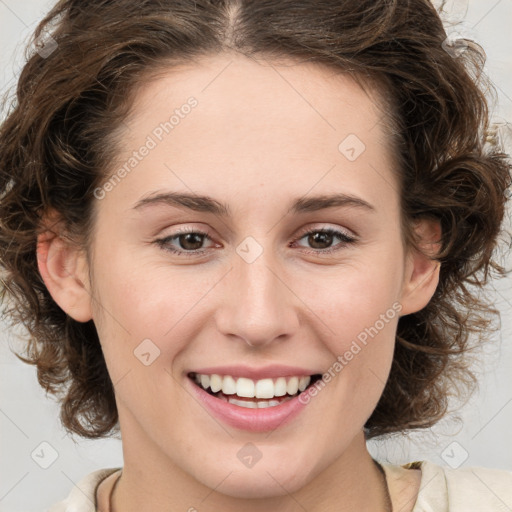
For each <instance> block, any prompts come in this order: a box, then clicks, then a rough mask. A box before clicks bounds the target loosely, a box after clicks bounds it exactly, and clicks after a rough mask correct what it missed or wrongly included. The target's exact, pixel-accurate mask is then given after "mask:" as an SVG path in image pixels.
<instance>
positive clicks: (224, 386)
mask: <svg viewBox="0 0 512 512" xmlns="http://www.w3.org/2000/svg"><path fill="white" fill-rule="evenodd" d="M195 381H196V382H197V383H198V384H199V385H200V386H201V387H202V388H203V389H208V388H210V389H211V390H212V392H213V393H217V392H218V391H221V390H222V393H224V394H225V395H235V394H236V395H237V396H239V397H243V398H263V399H265V398H267V399H268V398H274V397H281V396H284V395H286V394H288V395H296V394H297V392H299V391H300V392H302V391H304V390H305V389H306V388H307V387H308V386H309V383H310V382H311V377H310V376H301V377H278V378H277V379H269V378H267V379H260V380H257V381H254V380H252V379H248V378H246V377H238V378H237V379H236V380H235V378H233V377H232V376H231V375H225V376H222V375H218V374H215V373H214V374H212V375H204V374H201V375H200V374H195ZM272 402H276V403H280V401H276V400H270V402H268V403H269V404H271V403H272ZM246 403H247V402H246V401H244V405H245V404H246ZM254 403H256V402H254ZM259 403H263V402H259ZM237 405H239V404H237ZM248 407H251V406H248ZM262 407H267V405H263V406H262Z"/></svg>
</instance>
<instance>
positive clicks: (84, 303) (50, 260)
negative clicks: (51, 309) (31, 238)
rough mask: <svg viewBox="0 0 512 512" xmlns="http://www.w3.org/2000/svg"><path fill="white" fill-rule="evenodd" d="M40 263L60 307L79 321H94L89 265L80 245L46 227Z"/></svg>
mask: <svg viewBox="0 0 512 512" xmlns="http://www.w3.org/2000/svg"><path fill="white" fill-rule="evenodd" d="M37 265H38V268H39V272H40V274H41V277H42V279H43V281H44V283H45V285H46V287H47V289H48V291H49V293H50V295H51V296H52V297H53V299H54V300H55V302H56V303H57V304H58V305H59V306H60V308H61V309H62V310H63V311H65V312H66V313H67V314H68V315H69V316H70V317H72V318H73V319H75V320H76V321H78V322H87V321H89V320H91V318H92V309H91V295H90V292H89V290H88V286H89V282H88V275H87V265H86V262H85V261H84V255H83V254H82V252H81V251H80V249H79V247H78V246H76V245H75V244H72V243H70V242H68V241H66V240H65V239H64V238H63V237H62V236H59V235H58V234H56V233H55V232H53V231H51V230H47V231H45V232H44V233H41V234H40V235H39V236H38V237H37Z"/></svg>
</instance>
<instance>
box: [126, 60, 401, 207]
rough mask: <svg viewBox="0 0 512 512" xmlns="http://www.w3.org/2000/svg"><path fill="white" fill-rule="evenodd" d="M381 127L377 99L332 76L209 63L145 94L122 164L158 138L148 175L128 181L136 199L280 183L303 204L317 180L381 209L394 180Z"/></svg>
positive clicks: (290, 65)
mask: <svg viewBox="0 0 512 512" xmlns="http://www.w3.org/2000/svg"><path fill="white" fill-rule="evenodd" d="M191 98H193V99H194V102H195V105H194V107H193V108H190V106H189V104H190V99H191ZM185 106H186V108H185ZM383 119H384V115H383V112H382V108H381V102H380V101H379V100H378V95H377V93H374V92H372V89H371V88H370V87H368V88H366V87H365V90H363V89H362V87H361V86H360V85H359V84H358V83H356V82H355V81H354V79H353V78H351V77H350V76H349V75H347V74H342V73H340V72H339V71H335V70H333V69H332V68H328V67H325V66H319V65H318V64H313V63H297V62H285V61H280V62H278V63H277V62H275V61H266V60H259V61H258V62H256V61H254V60H251V59H249V58H246V57H243V56H239V55H217V56H214V57H204V58H202V59H200V60H198V61H195V62H194V63H193V64H189V65H179V66H175V67H170V68H169V69H168V70H163V71H161V72H160V73H159V75H158V76H157V77H156V78H154V79H152V80H151V81H149V82H148V83H146V84H145V85H144V87H141V88H140V89H139V90H138V92H137V94H136V96H135V97H134V102H133V108H132V111H131V114H130V116H129V118H128V119H127V121H126V126H127V127H128V129H127V130H126V131H125V133H124V134H123V137H122V138H121V151H120V154H119V159H118V163H121V162H123V161H126V159H127V158H129V155H130V154H131V153H132V152H133V151H134V149H136V148H139V147H140V146H141V145H143V144H144V142H145V141H147V140H148V138H151V139H152V140H153V142H154V143H155V144H154V148H152V150H151V152H150V154H149V155H148V156H147V158H145V159H144V161H143V162H142V163H141V164H139V168H140V169H142V170H143V172H137V173H131V176H130V179H129V181H130V182H131V184H132V185H131V188H132V191H133V192H134V193H135V192H136V191H137V192H139V194H138V195H139V196H140V195H141V194H140V193H141V192H143V190H145V191H149V190H150V189H152V188H153V189H154V187H153V186H152V185H155V184H156V183H162V182H165V184H168V185H171V186H173V185H176V184H177V185H178V186H180V187H181V188H182V187H183V184H184V183H185V185H186V187H187V188H193V189H194V190H201V191H204V188H205V187H206V186H207V187H208V188H209V189H210V190H212V188H213V189H216V190H217V191H218V192H219V193H220V192H221V191H222V190H227V189H229V187H233V186H236V184H239V186H242V185H243V184H245V185H247V184H249V185H250V186H251V187H254V186H259V185H262V186H263V185H264V184H268V183H273V184H274V185H275V186H276V187H277V188H280V189H281V190H284V189H285V188H287V189H290V191H291V192H293V194H294V195H303V194H305V193H306V192H307V189H308V188H311V186H313V185H314V183H315V182H319V180H320V181H321V182H322V183H321V184H320V185H319V186H320V189H321V188H322V186H323V187H324V189H325V188H326V187H327V188H329V187H331V186H332V185H333V184H334V183H338V184H343V183H347V184H349V185H350V184H351V186H352V190H350V192H354V193H361V192H365V193H370V195H372V194H373V195H374V196H375V198H374V199H375V201H374V202H377V203H378V202H379V200H381V201H382V200H384V199H385V197H384V196H385V194H384V195H383V193H382V188H383V186H386V185H385V184H384V182H386V181H387V182H388V186H389V184H391V182H392V181H393V177H392V176H391V175H390V169H391V168H392V164H391V161H392V149H391V144H390V142H389V140H388V134H387V133H386V130H385V129H384V128H383ZM333 168H335V170H336V172H334V173H329V172H328V171H329V169H333ZM170 170H174V172H173V173H170V172H169V171H170ZM171 174H172V176H171ZM178 175H179V176H181V177H182V178H183V179H182V180H181V181H182V182H181V183H180V182H179V180H177V176H178ZM323 176H325V177H323ZM356 177H359V179H358V180H357V179H355V180H354V178H356ZM293 187H296V191H295V190H292V189H293ZM305 187H306V188H305ZM358 188H359V190H356V189H358ZM364 188H365V189H366V190H365V191H363V190H362V189H364ZM392 188H393V187H392ZM395 188H396V187H395ZM320 189H318V190H316V191H318V192H325V191H326V190H320ZM372 190H373V192H372ZM390 192H392V191H390ZM212 195H214V194H212ZM217 196H218V197H219V195H218V194H217Z"/></svg>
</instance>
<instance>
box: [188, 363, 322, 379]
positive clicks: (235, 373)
mask: <svg viewBox="0 0 512 512" xmlns="http://www.w3.org/2000/svg"><path fill="white" fill-rule="evenodd" d="M192 372H193V373H199V374H203V375H213V374H217V375H231V376H232V377H246V378H248V379H252V380H259V379H271V378H277V377H295V376H296V377H301V376H307V375H309V376H312V375H315V374H317V373H320V372H315V371H311V370H308V369H306V368H300V367H298V366H286V365H277V364H275V365H270V366H263V367H261V368H254V367H250V366H244V365H236V366H234V365H230V366H215V367H213V366H210V367H208V368H197V369H195V370H191V371H190V372H188V373H192Z"/></svg>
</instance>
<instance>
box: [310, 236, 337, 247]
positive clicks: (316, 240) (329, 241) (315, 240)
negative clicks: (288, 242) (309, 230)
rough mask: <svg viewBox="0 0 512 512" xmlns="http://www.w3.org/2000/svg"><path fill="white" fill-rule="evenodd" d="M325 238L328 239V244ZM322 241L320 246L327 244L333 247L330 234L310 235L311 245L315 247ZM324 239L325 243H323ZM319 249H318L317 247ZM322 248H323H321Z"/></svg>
mask: <svg viewBox="0 0 512 512" xmlns="http://www.w3.org/2000/svg"><path fill="white" fill-rule="evenodd" d="M325 238H327V242H326V241H325ZM319 239H320V245H322V244H325V243H327V245H328V246H329V245H331V243H332V235H331V234H329V233H314V234H312V235H309V243H310V244H311V245H312V246H313V247H315V245H316V244H317V243H318V242H319ZM322 239H323V241H322ZM316 248H318V247H316ZM320 248H322V247H320Z"/></svg>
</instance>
